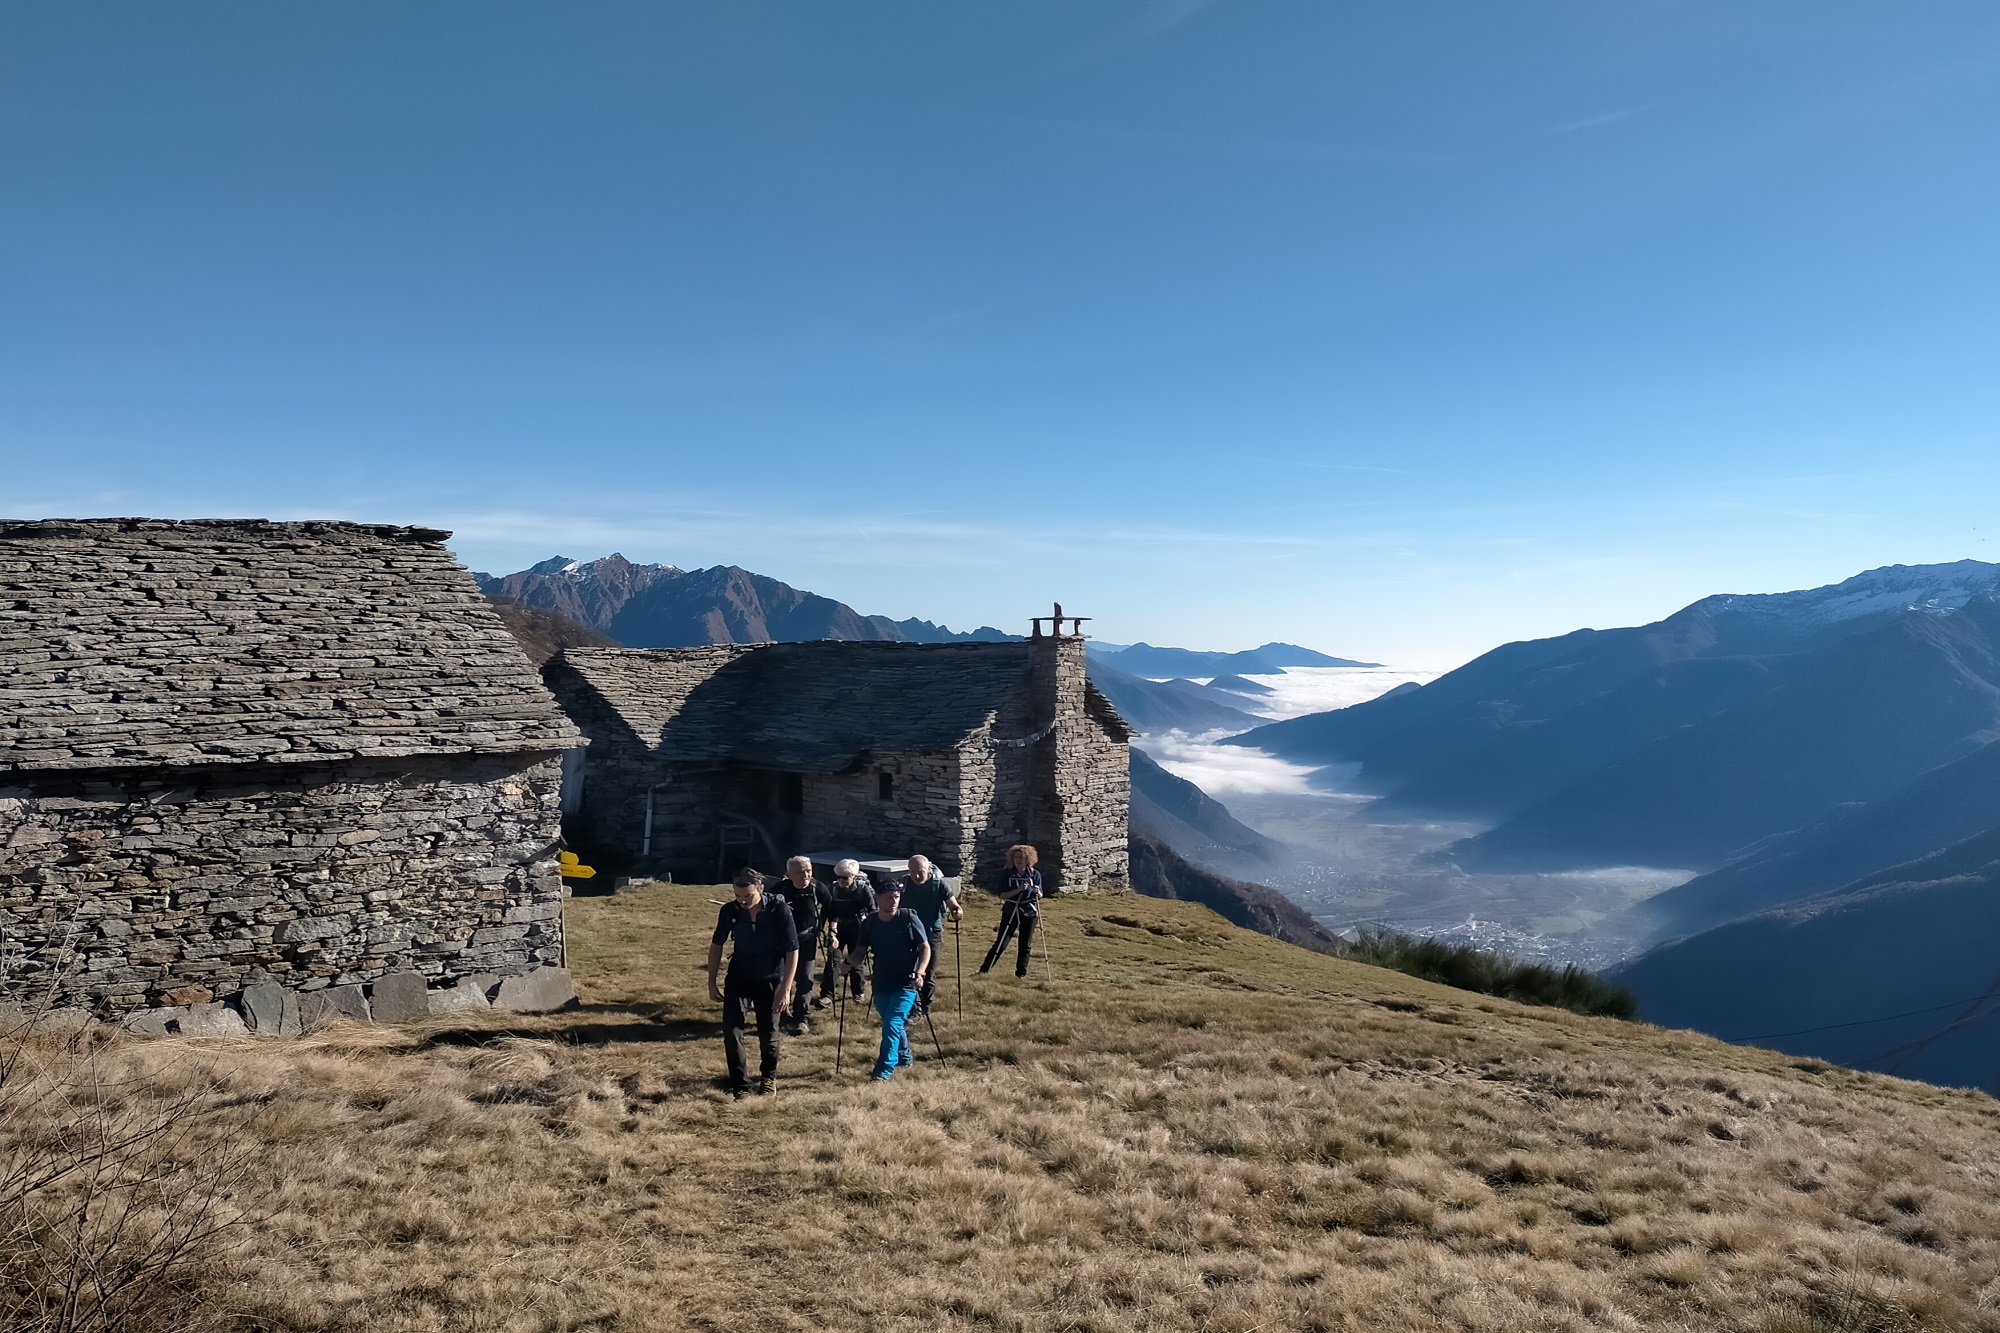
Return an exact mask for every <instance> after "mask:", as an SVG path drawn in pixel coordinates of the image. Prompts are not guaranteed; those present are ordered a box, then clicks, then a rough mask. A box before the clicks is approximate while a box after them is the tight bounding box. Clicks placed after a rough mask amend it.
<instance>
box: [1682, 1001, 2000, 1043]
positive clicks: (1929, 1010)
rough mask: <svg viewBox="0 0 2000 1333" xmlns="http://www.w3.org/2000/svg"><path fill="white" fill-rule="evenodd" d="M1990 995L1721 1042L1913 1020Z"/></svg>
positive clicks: (1766, 1039)
mask: <svg viewBox="0 0 2000 1333" xmlns="http://www.w3.org/2000/svg"><path fill="white" fill-rule="evenodd" d="M1991 994H1992V992H1991V991H1981V992H1980V993H1979V994H1977V995H1968V996H1966V997H1965V998H1964V999H1962V1000H1946V1001H1945V1002H1944V1003H1943V1004H1933V1005H1930V1006H1928V1007H1926V1008H1923V1009H1906V1010H1904V1011H1903V1012H1902V1013H1900V1014H1884V1015H1882V1016H1881V1017H1880V1018H1857V1019H1855V1020H1854V1021H1853V1022H1852V1023H1822V1024H1821V1025H1820V1026H1818V1027H1816V1028H1797V1029H1794V1030H1793V1031H1791V1032H1760V1033H1758V1034H1757V1035H1756V1036H1754V1037H1724V1038H1723V1039H1722V1040H1724V1041H1729V1042H1738V1041H1770V1040H1773V1039H1774V1038H1777V1037H1803V1036H1805V1035H1806V1034H1807V1033H1809V1032H1832V1031H1834V1030H1835V1029H1836V1028H1859V1027H1867V1026H1868V1025H1869V1024H1871V1023H1887V1022H1889V1021H1890V1020H1892V1019H1897V1018H1915V1017H1916V1016H1917V1015H1918V1014H1934V1013H1936V1012H1937V1011H1938V1010H1940V1009H1955V1008H1957V1007H1958V1006H1959V1005H1961V1004H1972V1003H1975V1002H1976V1001H1979V1000H1984V999H1986V998H1988V997H1989V996H1990V995H1991ZM1885 1054H1887V1052H1885Z"/></svg>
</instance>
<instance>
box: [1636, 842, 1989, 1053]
mask: <svg viewBox="0 0 2000 1333" xmlns="http://www.w3.org/2000/svg"><path fill="white" fill-rule="evenodd" d="M1994 822H1995V824H1996V825H2000V813H1996V815H1995V816H1994ZM1996 943H2000V827H1991V828H1989V829H1988V831H1986V832H1984V833H1982V834H1979V835H1978V836H1975V837H1972V838H1967V839H1964V840H1962V841H1960V842H1957V843H1954V844H1952V845H1951V846H1949V847H1946V848H1944V849H1942V850H1940V851H1937V852H1933V853H1932V854H1930V855H1928V856H1925V857H1922V858H1919V859H1917V860H1914V861H1910V862H1906V863H1904V864H1901V865H1898V866H1893V867H1890V868H1888V869H1885V870H1880V871H1877V872H1876V873H1874V874H1872V875H1868V876H1864V877H1862V878H1860V879H1858V880H1856V881H1854V882H1853V883H1851V884H1848V885H1847V886H1845V887H1843V888H1841V889H1840V890H1839V891H1837V892H1834V893H1831V894H1826V895H1823V896H1820V897H1815V898H1810V899H1806V900H1804V901H1801V902H1796V903H1791V904H1789V905H1787V906H1785V907H1781V908H1777V909H1774V910H1772V911H1769V912H1765V913H1762V914H1759V915H1755V916H1750V917H1747V918H1745V919H1743V920H1740V921H1735V922H1732V923H1730V924H1728V925H1724V926H1719V927H1717V928H1715V929H1713V930H1710V931H1706V932H1704V933H1702V934H1699V935H1695V936H1693V937H1691V938H1689V939H1686V940H1682V941H1679V942H1677V943H1675V944H1670V945H1667V946H1664V947H1662V948H1659V949H1655V950H1653V951H1652V952H1651V953H1649V954H1646V955H1645V956H1643V957H1641V958H1639V959H1638V960H1636V961H1635V962H1632V963H1629V964H1627V965H1626V966H1625V967H1623V968H1620V969H1619V970H1618V971H1617V972H1616V973H1615V975H1616V976H1617V978H1618V979H1619V980H1620V981H1623V982H1625V983H1626V984H1627V985H1630V986H1631V987H1632V988H1633V989H1634V990H1635V991H1636V992H1637V993H1638V995H1639V1003H1640V1012H1641V1015H1642V1017H1644V1018H1646V1019H1647V1020H1648V1021H1650V1022H1654V1023H1660V1024H1664V1025H1666V1026H1669V1027H1693V1028H1699V1029H1701V1030H1702V1031H1705V1032H1711V1033H1714V1034H1715V1035H1717V1036H1720V1037H1726V1038H1730V1039H1735V1040H1744V1039H1749V1040H1754V1041H1755V1042H1756V1043H1757V1044H1758V1045H1763V1046H1774V1047H1776V1048H1778V1049H1779V1050H1784V1051H1791V1052H1794V1053H1797V1054H1809V1055H1816V1056H1819V1057H1820V1058H1822V1059H1826V1060H1832V1061H1836V1062H1838V1063H1841V1064H1850V1065H1855V1066H1857V1067H1860V1068H1866V1069H1875V1070H1880V1071H1882V1072H1884V1073H1892V1074H1901V1075H1904V1076H1905V1077H1909V1078H1921V1079H1928V1080H1931V1081H1933V1082H1939V1083H1958V1084H1965V1085H1969V1086H1974V1087H1983V1088H1987V1089H1989V1090H1991V1089H1992V1088H1994V1086H1995V1083H1996V1079H2000V950H1996V947H1995V946H1996Z"/></svg>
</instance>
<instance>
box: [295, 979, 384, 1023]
mask: <svg viewBox="0 0 2000 1333" xmlns="http://www.w3.org/2000/svg"><path fill="white" fill-rule="evenodd" d="M371 1017H372V1016H371V1015H370V1013H369V1012H368V997H367V995H365V994H364V993H363V992H362V990H361V987H360V986H328V987H326V988H325V989H324V990H309V991H307V992H305V994H303V995H301V996H299V1026H300V1027H302V1028H303V1029H304V1030H306V1031H307V1032H311V1031H312V1030H313V1029H315V1028H321V1027H325V1026H326V1025H327V1024H328V1023H331V1022H333V1021H334V1020H335V1019H337V1018H351V1019H353V1020H354V1021H355V1022H357V1023H366V1022H369V1021H370V1019H371Z"/></svg>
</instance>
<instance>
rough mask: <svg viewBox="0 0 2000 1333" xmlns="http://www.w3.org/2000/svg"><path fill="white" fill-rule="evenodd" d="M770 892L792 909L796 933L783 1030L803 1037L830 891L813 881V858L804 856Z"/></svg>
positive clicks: (791, 864)
mask: <svg viewBox="0 0 2000 1333" xmlns="http://www.w3.org/2000/svg"><path fill="white" fill-rule="evenodd" d="M771 892H772V893H773V894H774V895H775V896H777V897H779V898H783V899H784V900H785V904H786V906H788V907H790V908H791V909H792V924H793V925H794V926H796V927H797V928H798V932H799V968H798V972H797V974H796V975H795V976H794V977H793V986H792V1009H791V1013H790V1014H789V1015H787V1016H786V1018H785V1030H786V1031H787V1032H789V1033H791V1034H792V1035H793V1036H795V1037H798V1036H804V1035H805V1034H806V1033H808V1032H811V1031H812V1021H811V1020H810V1019H809V1018H807V1017H806V1011H807V1009H808V1008H809V1007H810V1006H811V1004H812V998H813V985H814V982H815V981H816V980H817V975H816V964H817V963H818V961H819V931H820V922H821V921H822V920H824V919H825V918H826V916H827V914H828V911H829V909H830V908H831V907H832V905H833V892H832V890H830V889H828V888H827V886H826V885H824V884H822V883H820V882H819V881H818V880H816V879H814V878H813V866H812V859H811V858H810V857H805V856H795V857H793V858H792V859H791V860H789V861H787V862H785V877H784V879H782V880H780V881H779V882H778V883H777V884H775V885H773V886H772V888H771Z"/></svg>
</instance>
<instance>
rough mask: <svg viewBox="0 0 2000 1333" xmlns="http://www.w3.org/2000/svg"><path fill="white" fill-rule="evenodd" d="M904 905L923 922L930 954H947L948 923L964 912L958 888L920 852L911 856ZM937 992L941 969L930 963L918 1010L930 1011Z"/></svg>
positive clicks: (922, 981)
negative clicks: (946, 932) (947, 920)
mask: <svg viewBox="0 0 2000 1333" xmlns="http://www.w3.org/2000/svg"><path fill="white" fill-rule="evenodd" d="M900 887H901V888H902V890H903V907H904V908H905V909H906V910H908V911H911V912H914V913H916V915H917V920H919V921H921V922H923V926H924V937H925V938H926V939H928V940H929V941H930V946H931V951H930V956H931V959H932V960H933V961H935V960H936V959H939V958H942V957H944V923H945V919H946V918H947V917H949V918H950V919H951V920H953V921H956V920H958V918H959V917H960V916H961V915H963V912H962V910H961V909H960V907H959V905H958V891H957V890H955V889H953V888H952V887H951V885H949V884H947V883H945V879H944V876H943V875H942V874H939V873H938V869H937V867H936V866H934V865H932V864H931V861H930V858H929V857H927V856H923V855H921V854H920V855H917V856H913V857H911V858H910V865H909V870H908V871H907V872H906V873H905V874H904V876H903V880H902V884H901V886H900ZM936 993H937V969H936V968H935V967H929V966H927V967H926V968H925V969H924V974H923V976H922V977H921V978H920V979H919V982H918V986H917V1012H918V1013H929V1012H930V1008H931V997H932V996H933V995H935V994H936Z"/></svg>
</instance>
